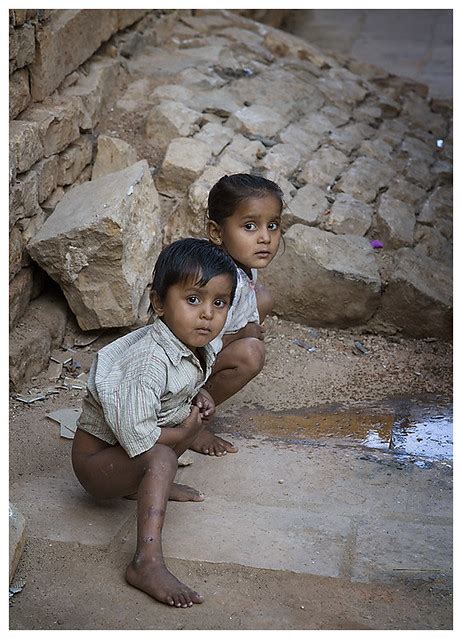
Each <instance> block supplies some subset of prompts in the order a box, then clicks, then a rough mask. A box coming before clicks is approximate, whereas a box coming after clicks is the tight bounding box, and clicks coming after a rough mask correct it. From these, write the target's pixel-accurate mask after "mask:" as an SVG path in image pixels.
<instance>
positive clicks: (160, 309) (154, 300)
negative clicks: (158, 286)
mask: <svg viewBox="0 0 462 639" xmlns="http://www.w3.org/2000/svg"><path fill="white" fill-rule="evenodd" d="M149 298H150V300H151V306H152V308H153V309H154V312H155V313H156V315H157V316H158V317H162V315H163V314H164V305H163V304H162V302H161V299H160V297H159V296H158V294H157V292H156V291H151V294H150V295H149Z"/></svg>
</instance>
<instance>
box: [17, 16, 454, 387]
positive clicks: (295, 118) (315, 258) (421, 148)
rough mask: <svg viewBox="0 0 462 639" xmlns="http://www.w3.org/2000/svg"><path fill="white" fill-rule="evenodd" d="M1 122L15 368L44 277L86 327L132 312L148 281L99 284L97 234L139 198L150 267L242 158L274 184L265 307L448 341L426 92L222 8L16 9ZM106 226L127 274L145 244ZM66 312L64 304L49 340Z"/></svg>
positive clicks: (305, 319)
mask: <svg viewBox="0 0 462 639" xmlns="http://www.w3.org/2000/svg"><path fill="white" fill-rule="evenodd" d="M256 17H258V16H256ZM82 33H84V34H85V38H83V37H82V35H81V34H82ZM10 117H11V123H10V324H11V327H12V329H13V332H14V335H13V337H15V336H16V337H17V339H16V342H17V343H19V342H20V343H21V344H22V350H21V352H19V351H18V352H13V353H12V356H13V359H15V358H16V359H15V361H25V357H26V356H27V355H28V352H27V340H26V339H25V337H24V335H23V334H19V335H16V333H17V332H18V331H19V332H20V331H25V328H24V326H27V324H28V320H27V313H32V312H34V313H35V315H34V317H35V318H37V317H41V315H40V313H39V312H38V310H37V309H36V308H35V306H37V304H38V301H39V300H41V298H43V297H44V295H42V296H41V297H40V298H37V296H38V295H39V293H40V292H42V291H45V292H47V291H48V289H49V284H50V281H49V280H48V281H47V280H46V276H45V271H46V273H48V275H51V277H53V279H55V280H56V281H57V282H59V284H60V287H61V290H62V291H64V293H65V295H66V299H67V302H68V303H69V305H70V306H71V309H72V311H73V312H74V314H75V315H76V318H77V321H78V322H79V324H80V327H81V328H82V329H84V330H87V329H88V328H96V327H98V326H110V325H113V324H110V321H111V319H110V318H112V321H116V319H114V318H124V319H123V320H119V319H117V322H119V321H123V323H124V325H128V324H127V322H129V321H131V320H133V317H134V315H133V314H134V312H135V310H136V304H137V303H138V301H139V295H141V288H142V286H141V285H142V284H143V282H144V280H143V282H141V284H140V282H138V281H137V282H136V287H135V288H137V290H138V289H139V291H138V294H137V298H136V299H133V300H129V302H130V303H129V304H128V306H124V302H126V301H127V298H128V296H127V295H125V294H120V295H119V297H120V299H121V302H115V301H114V299H113V298H114V296H113V295H112V293H113V291H112V289H111V287H109V288H108V289H107V291H106V292H105V294H104V295H96V294H94V293H93V291H95V290H97V288H98V286H99V285H100V283H101V281H102V280H104V281H108V278H107V277H106V276H105V274H104V273H103V272H102V271H101V268H103V267H101V268H100V267H99V266H98V263H97V261H94V262H93V260H94V257H93V256H95V255H96V254H97V253H96V252H95V250H96V249H95V247H97V246H98V242H104V243H105V245H107V246H109V247H110V245H111V242H113V241H115V239H114V238H115V236H114V229H118V230H117V233H119V231H120V229H122V231H123V229H124V228H125V227H124V225H125V224H126V222H125V220H126V219H127V215H128V216H130V215H132V213H131V212H130V211H134V213H133V215H135V216H136V215H138V218H140V215H142V213H143V212H142V211H136V206H133V204H134V203H135V204H136V202H149V207H150V210H151V209H152V211H154V215H155V220H156V225H157V228H158V230H159V232H158V233H157V234H156V238H155V247H156V248H155V249H153V246H154V245H153V246H146V247H144V249H143V250H145V251H146V252H145V254H146V255H148V256H149V259H150V260H151V258H152V259H154V257H155V256H154V255H153V254H152V250H155V251H156V250H158V248H159V246H160V245H161V243H163V244H166V243H168V242H170V241H172V240H174V239H176V238H178V237H184V236H187V235H204V215H205V212H206V206H205V204H206V198H207V193H208V190H209V189H210V187H211V186H212V185H213V184H214V182H215V181H216V180H217V179H219V177H220V176H221V175H224V174H225V173H234V172H241V171H243V172H249V171H251V172H257V173H259V174H261V175H264V176H266V177H269V178H271V179H274V180H276V181H277V182H278V183H279V184H280V185H281V187H282V189H283V191H284V195H285V202H286V207H285V210H284V218H283V222H284V230H285V231H286V234H285V250H283V251H281V254H280V255H279V256H278V257H277V258H276V259H275V260H274V261H273V263H272V264H271V265H270V267H269V268H268V269H265V272H262V273H261V280H262V281H265V280H266V281H267V283H268V284H269V285H270V286H271V288H272V290H273V291H274V293H275V298H276V311H277V312H278V313H280V314H281V315H282V316H284V317H287V318H289V319H295V320H298V321H301V322H302V323H305V324H308V325H313V326H314V325H319V326H357V327H358V329H359V328H365V329H366V330H380V331H387V332H396V331H398V332H402V333H404V334H408V335H413V336H416V337H420V336H430V335H435V336H440V337H450V334H451V326H452V324H451V314H452V271H451V267H452V105H450V104H448V103H447V102H443V101H439V100H432V101H430V100H428V98H427V88H426V87H425V86H424V85H421V84H419V83H416V82H413V81H409V80H407V79H404V78H398V77H396V76H393V75H391V74H389V73H387V72H385V71H383V70H381V69H377V68H376V67H372V66H370V65H368V64H362V63H359V62H357V61H355V60H350V59H346V58H345V59H344V58H341V57H338V56H336V57H333V56H331V55H327V54H325V53H324V52H322V51H321V50H319V49H317V48H316V47H313V46H311V45H309V44H308V43H306V42H304V41H302V40H300V39H299V38H296V37H294V36H291V35H289V34H286V33H284V32H282V31H280V30H278V29H276V28H273V27H272V26H269V25H266V24H262V23H258V22H255V21H253V20H251V19H249V18H246V17H243V16H241V15H239V14H238V12H236V11H207V10H200V11H193V10H191V11H171V10H170V11H158V10H151V11H148V12H147V11H145V10H92V11H89V10H51V11H50V10H12V11H10ZM107 122H110V125H109V126H107ZM102 123H103V124H104V123H105V124H104V126H103V124H102ZM105 127H106V128H105ZM143 161H144V164H143V165H142V167H141V165H140V167H138V168H133V167H134V166H135V165H136V163H137V162H143ZM130 167H132V168H130ZM118 171H122V172H124V171H125V172H126V173H123V174H120V175H119V173H117V172H118ZM111 173H112V176H113V177H112V178H108V179H107V180H106V181H104V182H98V180H105V176H107V174H111ZM149 174H150V175H151V176H152V179H153V181H152V179H151V177H150V175H149ZM135 175H137V176H138V175H139V176H142V178H141V177H140V178H138V177H136V178H135V177H133V176H135ZM117 176H119V177H117ZM90 180H91V182H92V183H93V184H92V185H91V186H90V187H88V188H87V187H86V186H85V184H86V183H87V182H88V181H90ZM127 180H128V181H127ZM139 180H142V184H143V186H142V190H141V191H140V192H139V193H138V190H137V186H136V185H137V184H138V182H139ZM140 183H141V182H140ZM107 185H111V186H109V187H108V186H107ZM108 189H109V190H110V191H111V194H112V195H111V197H112V204H113V211H114V215H115V217H113V218H109V217H106V218H104V220H105V222H104V224H103V225H102V226H101V229H102V231H101V233H100V232H99V228H97V226H96V227H95V226H94V220H91V219H89V217H88V216H89V215H90V212H91V211H92V210H93V209H92V207H91V206H90V205H89V206H88V211H87V219H85V220H83V221H82V219H81V217H80V215H79V216H77V215H75V206H76V202H78V201H79V198H80V197H83V198H86V201H88V202H92V203H96V202H100V206H101V207H102V210H103V211H104V207H105V206H106V205H107V204H105V203H104V202H103V200H102V199H101V198H104V197H109V195H106V193H109V191H108ZM100 196H101V197H100ZM131 196H133V197H131ZM98 198H99V199H98ZM138 206H139V204H138ZM80 213H82V212H81V211H80V212H79V214H80ZM73 216H74V217H75V220H74V221H76V222H77V220H79V226H78V227H77V226H76V225H74V226H72V222H73ZM64 219H65V220H66V223H65V224H63V223H62V222H63V221H64ZM121 220H123V221H122V222H121ZM143 223H144V222H139V225H140V226H139V228H140V229H142V228H143ZM103 227H104V228H103ZM57 229H58V230H59V229H61V231H59V232H62V234H61V235H59V232H58V231H57ZM62 229H65V230H64V231H63V230H62ZM89 229H91V230H89ZM123 234H124V233H122V235H123ZM119 235H120V234H119ZM119 235H118V236H117V238H118V239H117V254H118V255H119V256H120V260H119V262H118V264H117V268H120V269H121V271H120V272H122V273H124V272H125V270H126V269H125V268H124V266H123V264H124V260H125V259H126V256H127V251H128V248H129V246H132V245H133V246H134V245H136V244H137V242H140V241H142V239H141V238H139V239H133V238H137V237H139V236H137V235H136V233H135V235H132V234H130V233H128V234H127V237H126V238H124V237H122V236H119ZM160 235H161V237H160ZM70 238H71V239H70ZM95 238H96V239H95ZM130 238H132V239H130ZM124 242H126V243H127V244H126V246H125V245H124ZM377 242H379V245H381V246H382V248H379V249H377V248H374V246H377ZM26 245H27V246H28V249H26ZM51 247H55V248H53V249H52V248H51ZM66 247H67V248H66ZM131 250H133V247H132V249H131ZM31 255H33V261H32V259H31ZM106 255H107V258H105V260H106V261H105V262H104V263H105V264H106V266H104V268H111V265H110V263H109V262H110V255H111V251H110V250H108V251H107V253H106ZM108 259H109V261H108ZM59 260H61V262H60V261H59ZM141 261H142V260H141ZM90 262H92V263H93V266H94V267H95V268H94V273H93V275H92V278H93V279H92V281H89V280H88V277H89V276H90V272H91V269H90V268H88V269H87V268H86V265H87V264H89V263H90ZM37 264H40V266H41V267H42V268H43V269H44V270H43V271H42V270H41V268H39V267H38V266H37ZM113 275H114V273H111V276H113ZM134 276H135V279H136V273H135V274H134ZM130 277H133V273H132V274H131V275H130ZM144 277H145V273H144V271H143V278H144ZM71 280H72V282H71ZM44 283H46V286H45V284H44ZM71 284H72V292H71V286H70V285H71ZM44 286H45V288H44ZM111 299H112V302H111ZM108 304H109V306H108ZM110 304H113V306H110ZM98 305H100V306H101V305H103V306H104V308H97V307H98ZM42 307H43V308H46V309H47V312H50V309H51V308H52V307H53V305H51V304H46V305H45V306H43V304H42ZM39 310H40V309H39ZM40 312H42V311H40ZM127 318H128V319H127ZM130 318H131V319H130ZM34 321H35V322H37V319H35V320H34ZM64 321H65V320H64ZM62 322H63V317H62V309H60V310H59V318H58V320H57V323H56V325H57V326H58V325H59V327H60V328H59V330H58V331H55V332H54V333H53V334H52V335H50V334H49V333H50V331H49V330H48V329H47V330H48V333H47V334H46V335H45V336H44V339H43V343H44V344H45V346H44V349H45V350H46V348H47V346H46V345H47V344H48V347H49V346H50V344H51V343H52V344H55V343H56V342H57V341H59V336H60V335H61V334H62ZM39 323H40V322H39ZM42 323H43V322H42ZM116 325H117V323H116ZM13 341H14V340H13ZM24 349H25V350H24ZM29 350H30V349H29ZM42 359H43V358H42ZM21 371H22V369H21ZM25 374H26V373H24V372H18V374H17V377H16V380H17V383H19V381H20V380H21V379H22V378H23V377H24V375H25Z"/></svg>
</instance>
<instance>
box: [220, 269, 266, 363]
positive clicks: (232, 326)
mask: <svg viewBox="0 0 462 639" xmlns="http://www.w3.org/2000/svg"><path fill="white" fill-rule="evenodd" d="M251 272H252V278H250V277H249V276H248V275H247V274H246V273H245V272H244V271H243V270H242V269H241V268H239V267H237V286H236V293H235V295H234V300H233V304H232V306H231V308H230V309H229V311H228V317H227V319H226V322H225V326H224V328H223V330H222V331H221V333H220V334H219V335H218V336H217V337H215V339H214V340H212V341H211V342H210V346H211V347H212V348H213V350H214V352H215V353H217V354H218V353H219V352H220V351H221V349H222V348H223V339H222V337H223V335H225V334H229V333H237V331H238V330H240V329H241V328H243V327H244V326H247V324H248V323H249V322H257V323H259V322H260V317H259V315H258V308H257V296H256V293H255V282H256V281H257V269H255V268H253V269H251Z"/></svg>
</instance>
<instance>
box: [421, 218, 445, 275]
mask: <svg viewBox="0 0 462 639" xmlns="http://www.w3.org/2000/svg"><path fill="white" fill-rule="evenodd" d="M414 240H415V242H417V244H416V246H415V251H416V253H419V254H421V255H426V256H427V257H431V258H432V259H434V260H438V261H439V262H443V263H444V264H446V265H447V266H449V267H452V243H451V242H448V240H447V239H446V238H445V237H444V235H443V234H442V233H440V231H438V229H436V228H432V227H431V226H424V225H423V224H416V228H415V232H414Z"/></svg>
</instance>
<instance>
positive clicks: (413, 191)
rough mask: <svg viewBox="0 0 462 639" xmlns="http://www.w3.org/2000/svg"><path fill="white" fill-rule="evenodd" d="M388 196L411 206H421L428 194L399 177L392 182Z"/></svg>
mask: <svg viewBox="0 0 462 639" xmlns="http://www.w3.org/2000/svg"><path fill="white" fill-rule="evenodd" d="M387 195H389V196H390V197H394V198H395V199H397V200H401V201H402V202H406V203H407V204H410V205H411V206H414V205H419V204H420V203H421V202H423V200H424V198H425V197H426V195H427V193H426V191H425V190H424V189H422V188H420V186H417V185H415V184H412V182H408V181H407V180H405V179H403V178H402V177H400V176H399V175H397V176H396V177H394V178H393V180H392V181H391V182H390V186H389V188H388V191H387Z"/></svg>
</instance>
